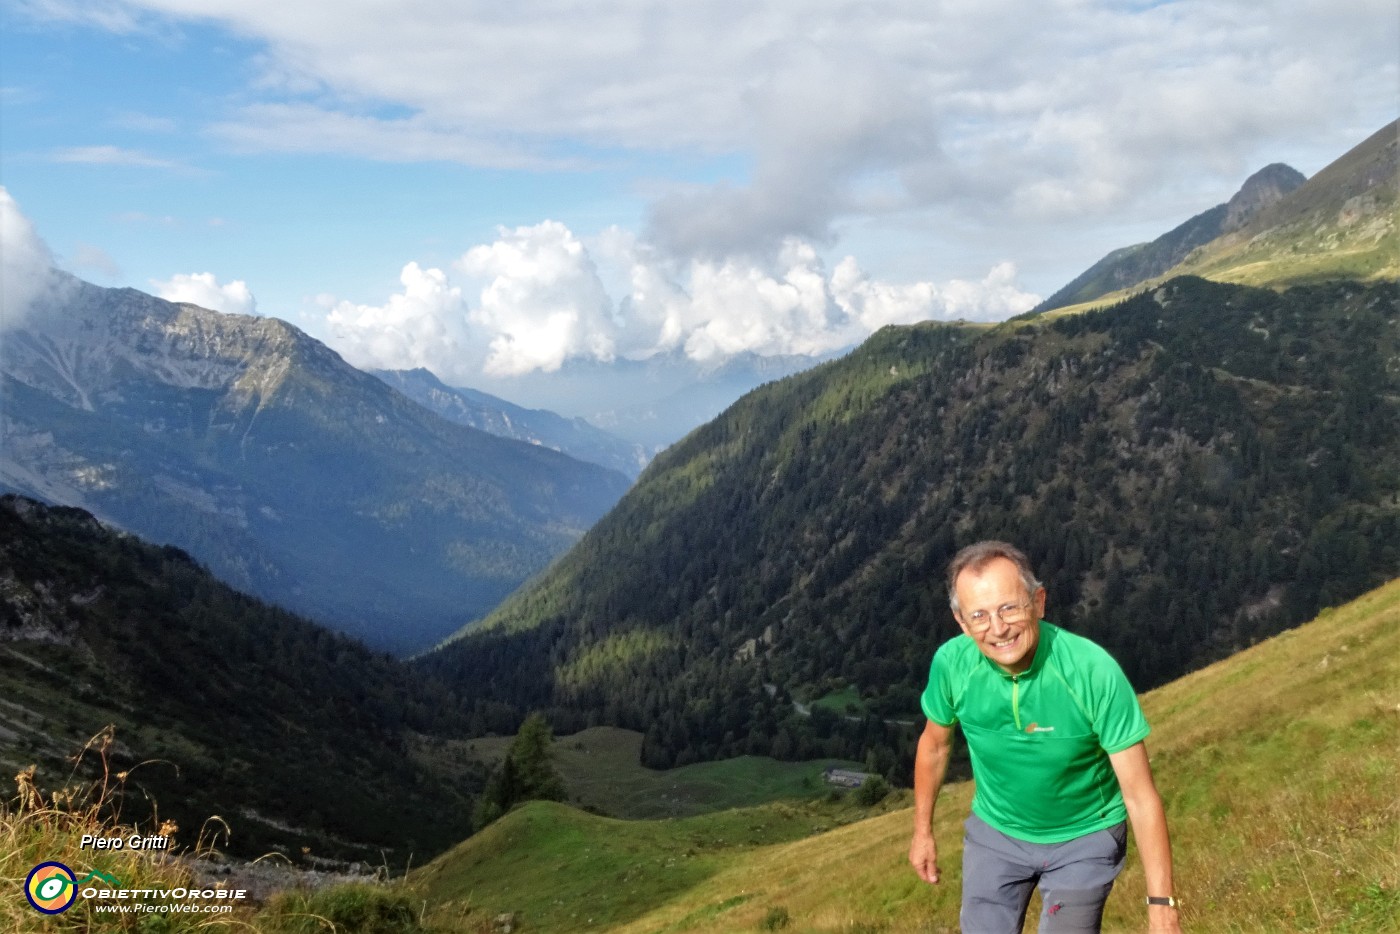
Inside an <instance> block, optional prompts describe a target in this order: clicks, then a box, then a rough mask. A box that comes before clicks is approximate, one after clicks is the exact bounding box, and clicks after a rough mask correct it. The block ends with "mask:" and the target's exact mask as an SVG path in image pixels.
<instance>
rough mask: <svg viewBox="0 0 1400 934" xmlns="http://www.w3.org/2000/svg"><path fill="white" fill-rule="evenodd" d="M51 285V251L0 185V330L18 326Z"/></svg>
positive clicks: (52, 282) (52, 280)
mask: <svg viewBox="0 0 1400 934" xmlns="http://www.w3.org/2000/svg"><path fill="white" fill-rule="evenodd" d="M53 286H54V277H53V254H52V253H51V252H50V251H49V248H48V245H47V244H46V243H44V241H43V240H42V239H41V238H40V237H39V234H38V232H37V231H35V229H34V225H33V224H32V223H30V221H29V218H27V217H25V216H24V213H23V212H22V211H20V209H19V205H18V204H17V203H16V202H15V199H14V198H13V197H12V196H11V195H10V192H9V190H8V189H6V188H4V187H3V186H0V330H7V329H9V328H13V327H18V326H19V325H20V324H21V323H22V322H23V321H24V320H25V318H26V317H28V315H29V314H30V313H31V312H32V310H33V306H34V302H35V300H36V299H38V298H40V297H41V296H42V295H44V294H45V293H46V292H48V291H49V290H50V289H52V288H53Z"/></svg>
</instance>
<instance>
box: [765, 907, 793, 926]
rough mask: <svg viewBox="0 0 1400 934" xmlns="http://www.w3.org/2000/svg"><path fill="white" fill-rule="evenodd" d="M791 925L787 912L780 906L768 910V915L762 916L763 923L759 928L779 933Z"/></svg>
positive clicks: (790, 917) (790, 918)
mask: <svg viewBox="0 0 1400 934" xmlns="http://www.w3.org/2000/svg"><path fill="white" fill-rule="evenodd" d="M791 923H792V916H791V915H790V914H788V910H787V909H786V908H783V907H782V906H781V905H779V906H776V907H774V908H769V909H768V914H766V915H764V916H763V921H762V923H761V924H759V927H760V928H762V929H763V930H765V931H781V930H782V929H783V928H785V927H787V926H788V925H789V924H791Z"/></svg>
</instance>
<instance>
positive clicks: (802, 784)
mask: <svg viewBox="0 0 1400 934" xmlns="http://www.w3.org/2000/svg"><path fill="white" fill-rule="evenodd" d="M512 741H513V737H508V736H505V737H489V738H485V739H472V740H447V741H442V740H438V739H433V740H426V741H424V742H422V743H420V744H419V745H418V747H417V748H416V749H415V750H414V752H415V755H416V756H418V757H420V758H421V759H422V760H423V761H424V762H425V764H427V765H429V766H431V767H433V768H434V770H435V771H437V772H439V773H442V772H453V771H457V770H460V771H463V772H464V773H466V774H468V775H470V774H473V773H477V774H479V773H480V771H481V770H483V769H485V768H488V767H492V766H495V765H496V764H497V763H499V762H500V760H502V759H503V758H505V754H506V750H507V748H509V746H510V744H511V742H512ZM641 748H642V734H641V733H638V732H636V731H634V730H620V729H617V728H616V727H608V726H599V727H592V728H590V729H587V730H584V731H582V732H580V733H575V734H574V735H572V736H560V737H556V738H555V741H554V747H553V756H554V766H555V768H556V769H558V771H559V774H560V775H561V776H562V777H563V779H564V786H565V788H567V789H568V795H569V801H570V803H572V804H574V805H577V806H578V807H581V808H584V809H586V810H590V811H594V812H596V813H599V814H604V815H607V816H610V817H622V818H628V819H646V818H661V817H693V816H695V815H698V814H707V813H710V812H713V811H718V810H723V809H726V808H741V807H752V806H755V805H759V804H763V803H766V802H769V801H776V800H780V799H795V798H812V797H820V796H822V795H825V794H826V793H827V792H829V791H830V786H829V785H827V784H826V782H825V780H824V778H823V777H822V772H823V771H824V770H825V769H826V767H827V766H832V765H834V766H837V767H839V768H848V769H862V768H863V766H862V765H861V764H860V763H857V762H848V761H844V760H837V759H822V760H818V761H812V762H779V761H777V760H776V759H770V758H767V757H765V756H737V757H735V758H733V759H722V760H720V761H718V762H697V763H695V764H694V765H687V766H682V767H681V768H678V769H668V770H666V771H658V770H656V769H648V768H645V767H644V766H642V765H641V762H640V758H641ZM472 765H476V766H477V767H476V768H472V767H471V766H472ZM463 766H466V768H463Z"/></svg>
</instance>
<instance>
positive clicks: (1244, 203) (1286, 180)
mask: <svg viewBox="0 0 1400 934" xmlns="http://www.w3.org/2000/svg"><path fill="white" fill-rule="evenodd" d="M1305 181H1307V176H1305V175H1303V173H1302V172H1299V171H1298V170H1297V169H1295V168H1293V167H1292V166H1288V165H1284V164H1283V163H1282V162H1275V163H1273V164H1272V165H1266V166H1264V168H1262V169H1260V170H1259V171H1258V172H1255V173H1254V174H1253V175H1251V176H1250V177H1249V178H1247V179H1245V182H1244V185H1243V186H1241V188H1240V190H1239V191H1238V192H1236V193H1235V196H1234V197H1233V198H1231V199H1230V200H1229V202H1228V203H1227V204H1226V205H1225V220H1224V222H1223V223H1222V224H1221V225H1220V232H1221V233H1222V234H1227V233H1232V232H1234V231H1236V230H1239V229H1240V228H1242V227H1244V226H1245V225H1246V224H1248V223H1249V222H1250V221H1251V220H1253V219H1254V217H1255V216H1256V215H1257V214H1258V213H1259V212H1260V211H1261V210H1263V209H1264V208H1266V207H1269V206H1270V205H1272V204H1274V203H1276V202H1278V201H1279V200H1281V199H1282V198H1283V197H1284V195H1287V194H1289V193H1290V192H1292V191H1294V190H1296V189H1297V188H1299V187H1300V186H1301V185H1302V184H1303V183H1304V182H1305Z"/></svg>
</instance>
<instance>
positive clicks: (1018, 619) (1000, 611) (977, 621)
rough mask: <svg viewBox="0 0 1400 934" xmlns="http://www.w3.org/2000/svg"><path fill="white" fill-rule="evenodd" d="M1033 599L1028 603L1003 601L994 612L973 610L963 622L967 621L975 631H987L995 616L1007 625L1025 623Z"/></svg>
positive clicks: (968, 625) (968, 626) (969, 626)
mask: <svg viewBox="0 0 1400 934" xmlns="http://www.w3.org/2000/svg"><path fill="white" fill-rule="evenodd" d="M1031 606H1032V602H1031V601H1027V602H1026V603H1003V604H1002V605H1001V606H999V607H997V608H996V609H995V610H993V611H992V612H990V613H988V612H987V611H986V610H973V611H972V612H971V613H968V614H967V615H966V616H965V617H964V619H963V622H965V623H967V628H968V629H971V630H972V631H973V632H986V631H987V630H988V629H991V628H992V617H993V616H995V617H996V618H997V619H999V620H1001V622H1002V623H1004V624H1006V625H1015V624H1016V623H1024V622H1025V621H1026V620H1027V619H1029V618H1030V615H1031V614H1030V608H1031Z"/></svg>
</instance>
